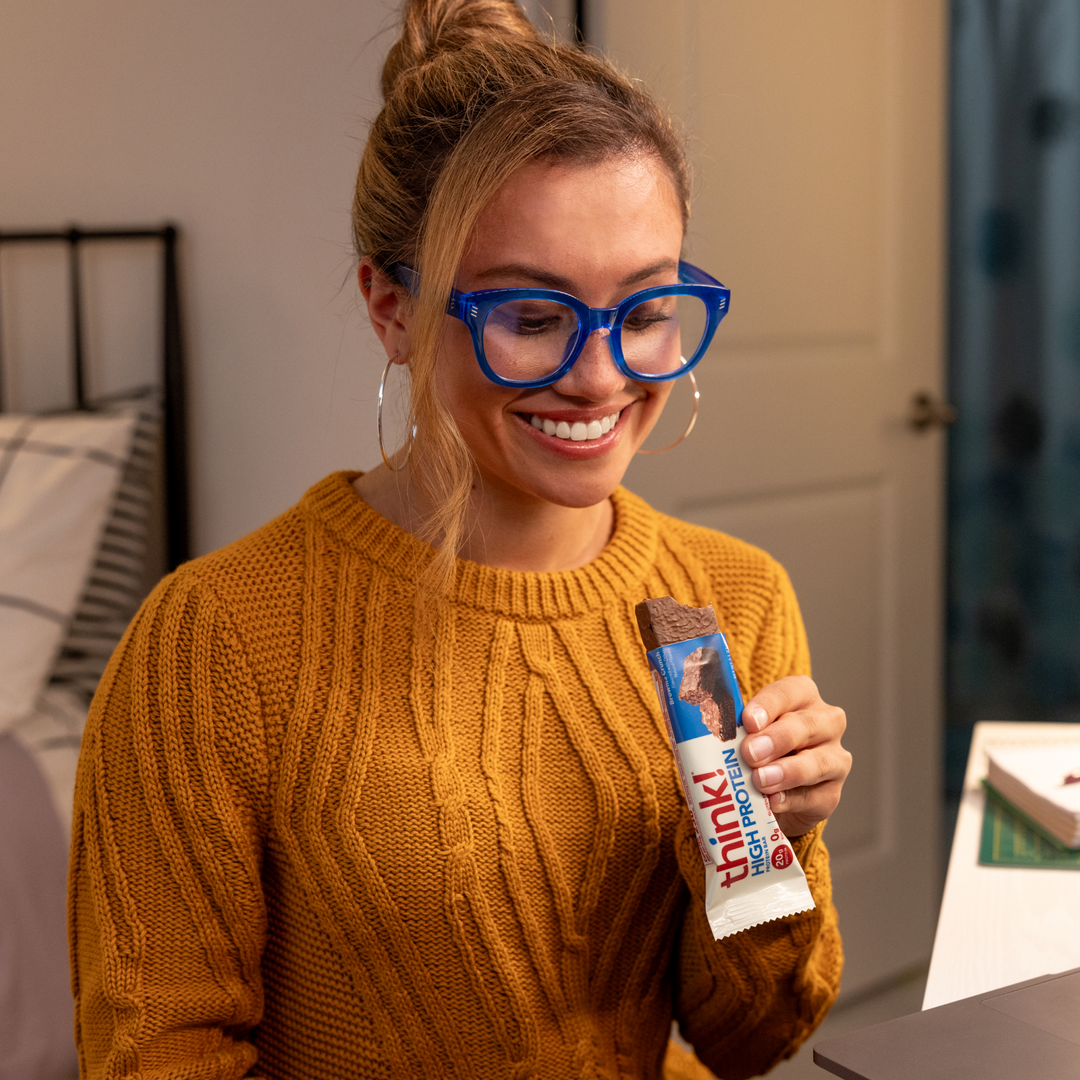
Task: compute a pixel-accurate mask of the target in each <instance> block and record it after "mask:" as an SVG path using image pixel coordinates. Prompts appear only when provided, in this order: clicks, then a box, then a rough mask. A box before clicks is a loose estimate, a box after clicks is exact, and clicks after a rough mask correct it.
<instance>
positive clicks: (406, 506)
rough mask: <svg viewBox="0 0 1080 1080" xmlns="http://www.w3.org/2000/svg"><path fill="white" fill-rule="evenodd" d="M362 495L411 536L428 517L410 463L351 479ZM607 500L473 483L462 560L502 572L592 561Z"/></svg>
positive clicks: (603, 533)
mask: <svg viewBox="0 0 1080 1080" xmlns="http://www.w3.org/2000/svg"><path fill="white" fill-rule="evenodd" d="M353 487H354V488H355V489H356V491H357V493H358V494H359V495H360V497H361V498H362V499H363V500H364V501H365V502H366V503H367V504H368V505H369V506H370V507H371V508H372V509H373V510H376V511H377V512H378V513H380V514H382V516H383V517H385V518H388V519H389V520H390V521H392V522H393V523H394V524H395V525H397V526H398V527H399V528H401V529H404V530H405V531H406V532H410V533H412V534H413V535H418V534H420V533H421V531H422V529H423V525H424V521H425V520H426V517H427V514H426V512H425V501H424V499H423V496H422V495H421V493H420V491H419V490H418V488H417V486H416V483H415V481H414V480H413V479H412V476H411V475H410V472H409V469H408V467H406V468H404V469H402V470H400V471H399V472H391V471H390V470H389V469H387V468H386V467H385V466H384V465H380V466H379V467H378V468H376V469H373V470H372V471H371V472H369V473H365V474H364V475H363V476H361V477H358V478H357V479H356V480H354V481H353ZM613 525H614V511H613V508H612V505H611V501H610V500H609V499H605V500H604V501H603V502H600V503H597V504H596V505H595V506H586V507H571V506H558V505H556V504H554V503H549V502H546V501H544V500H543V499H537V498H533V497H530V496H529V495H527V494H525V493H523V492H518V491H506V490H503V489H501V486H500V485H499V484H498V483H497V482H495V483H484V482H482V481H481V480H479V479H477V480H475V481H474V483H473V489H472V494H471V498H470V503H469V510H468V518H467V520H466V523H465V542H464V544H463V545H462V549H461V551H460V553H459V554H460V555H461V557H462V558H463V559H470V560H472V561H473V562H478V563H483V564H485V565H486V566H494V567H497V568H499V569H501V570H518V571H535V572H557V571H561V570H574V569H577V568H578V567H579V566H584V565H585V564H586V563H589V562H592V560H593V559H595V558H596V557H597V556H598V555H599V554H600V553H601V551H603V550H604V547H605V546H606V545H607V542H608V540H609V539H610V537H611V531H612V528H613Z"/></svg>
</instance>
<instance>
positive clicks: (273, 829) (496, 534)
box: [71, 0, 849, 1078]
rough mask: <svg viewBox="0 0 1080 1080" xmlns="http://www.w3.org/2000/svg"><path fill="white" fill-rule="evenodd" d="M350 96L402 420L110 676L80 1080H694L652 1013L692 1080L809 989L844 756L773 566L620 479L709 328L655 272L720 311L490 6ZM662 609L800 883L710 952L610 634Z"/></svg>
mask: <svg viewBox="0 0 1080 1080" xmlns="http://www.w3.org/2000/svg"><path fill="white" fill-rule="evenodd" d="M383 88H384V96H385V98H386V103H385V106H384V108H383V110H382V112H381V113H380V114H379V117H378V118H377V119H376V121H375V123H374V125H373V127H372V131H371V134H370V137H369V140H368V144H367V147H366V149H365V151H364V156H363V161H362V163H361V167H360V173H359V178H358V182H357V195H356V205H355V214H354V220H355V227H356V239H357V247H358V251H359V255H360V262H359V279H360V287H361V290H362V293H363V295H364V298H365V300H366V302H367V305H368V311H369V313H370V316H371V320H372V323H373V325H374V327H375V330H376V332H377V333H378V335H379V337H380V339H381V340H382V342H383V344H384V346H385V348H386V352H387V356H388V365H387V366H388V369H391V368H393V367H394V365H397V366H398V369H399V370H400V369H403V368H406V367H407V368H408V372H409V376H410V384H411V410H412V424H411V425H410V427H411V437H410V439H409V442H408V445H407V446H406V447H405V448H403V449H402V450H401V451H399V452H398V453H397V454H394V455H386V456H387V461H386V464H385V465H383V466H380V467H379V468H377V469H374V470H372V471H371V472H369V473H366V474H364V475H360V476H358V475H356V474H336V475H334V476H331V477H328V478H327V479H326V480H324V481H322V482H321V483H319V484H317V485H316V486H315V487H314V488H312V489H311V490H310V491H309V492H308V493H307V494H306V495H305V496H304V498H303V500H302V501H301V502H300V504H299V505H298V506H297V507H295V508H294V509H293V510H291V511H289V512H288V513H286V514H284V515H283V516H282V517H280V518H278V519H277V520H276V521H274V522H271V523H270V524H269V525H267V526H265V527H264V528H262V529H260V530H258V531H257V532H255V533H253V534H252V535H250V536H248V537H246V538H245V539H243V540H241V541H239V542H237V543H236V544H233V545H231V546H230V547H228V548H225V549H224V550H222V551H219V552H217V553H215V554H213V555H210V556H207V557H206V558H204V559H200V560H196V561H195V562H194V563H190V564H188V565H187V566H185V567H183V568H182V569H181V570H180V571H178V572H177V573H176V574H175V575H173V576H172V577H170V578H168V579H166V580H165V581H164V582H163V583H162V584H161V585H160V586H159V588H158V589H157V590H156V592H155V593H154V595H153V596H152V597H151V598H150V599H149V600H148V601H147V603H146V604H145V605H144V608H143V610H142V612H141V613H140V616H139V618H138V619H137V620H136V622H135V624H134V625H133V627H132V629H131V630H130V631H129V633H128V635H127V637H126V638H125V641H124V643H123V644H122V646H121V648H120V650H119V651H118V653H117V656H116V657H115V658H114V661H113V664H112V666H111V667H110V670H109V672H108V674H107V676H106V679H105V680H104V683H103V685H102V688H101V690H100V692H99V695H98V698H97V699H96V702H95V706H94V710H93V714H92V718H91V721H90V723H89V725H88V730H87V735H86V738H85V742H84V750H83V759H82V763H81V771H80V780H79V789H78V794H77V811H76V826H75V829H76V833H75V839H74V845H73V864H72V902H71V910H72V955H73V962H74V980H75V988H76V994H77V1010H78V1017H79V1021H78V1025H79V1042H80V1052H81V1054H82V1059H83V1070H84V1075H85V1076H88V1077H96V1076H102V1075H106V1074H108V1075H110V1076H123V1075H127V1074H129V1073H135V1072H140V1073H141V1072H147V1073H149V1072H151V1071H155V1070H156V1071H155V1072H154V1075H156V1076H161V1077H168V1076H180V1075H181V1074H183V1075H185V1076H186V1075H199V1076H205V1077H214V1078H219V1077H220V1078H224V1077H238V1076H243V1075H259V1076H269V1077H279V1076H280V1077H290V1078H295V1077H301V1076H310V1077H320V1078H322V1077H327V1078H329V1077H338V1076H361V1077H395V1078H396V1077H406V1076H415V1077H436V1076H438V1077H441V1076H447V1077H458V1076H461V1077H466V1076H468V1077H482V1078H486V1077H518V1078H525V1077H560V1078H561V1077H594V1076H595V1077H611V1078H614V1077H635V1078H637V1077H641V1078H645V1077H649V1078H654V1077H658V1076H660V1075H661V1073H662V1070H663V1069H665V1068H666V1069H667V1074H668V1075H675V1074H676V1071H677V1070H678V1069H680V1068H681V1069H684V1070H689V1069H691V1068H693V1067H695V1064H694V1063H690V1062H687V1061H684V1062H682V1063H681V1064H680V1063H679V1062H678V1061H677V1060H676V1058H675V1056H674V1053H675V1052H674V1051H672V1052H671V1053H670V1054H669V1057H668V1062H667V1065H666V1066H665V1065H664V1058H665V1053H666V1052H667V1044H668V1030H669V1027H670V1022H671V1019H672V1017H673V1016H674V1017H676V1018H677V1019H678V1020H679V1023H680V1025H681V1028H682V1031H683V1033H684V1034H685V1035H686V1037H687V1038H688V1039H689V1040H690V1041H691V1042H692V1043H693V1044H694V1046H695V1048H696V1050H697V1053H698V1056H699V1057H700V1058H701V1060H702V1061H704V1062H705V1063H706V1064H707V1065H709V1067H710V1068H712V1069H714V1070H715V1071H717V1072H718V1073H719V1074H720V1075H722V1076H724V1077H738V1076H749V1075H752V1074H754V1073H757V1072H760V1071H763V1070H766V1069H768V1068H769V1067H771V1065H772V1064H774V1063H775V1062H776V1061H777V1060H779V1059H780V1058H782V1057H784V1056H786V1055H788V1054H790V1053H791V1052H793V1050H794V1048H795V1047H796V1046H798V1045H799V1043H800V1042H801V1041H802V1040H803V1039H805V1038H806V1036H807V1035H808V1034H809V1032H810V1031H811V1030H812V1029H813V1027H814V1026H815V1025H816V1023H817V1022H818V1021H819V1020H820V1018H821V1016H822V1015H823V1014H824V1012H825V1011H826V1010H827V1008H828V1006H829V1004H830V1003H831V1001H832V999H833V997H834V996H835V993H836V990H837V985H838V980H839V972H840V963H841V959H840V946H839V938H838V936H837V931H836V917H835V912H834V911H833V909H832V905H831V902H830V898H829V877H828V861H827V855H826V852H825V848H824V846H823V844H822V842H821V840H820V834H821V826H822V823H823V821H824V820H825V818H827V817H828V815H829V814H830V813H831V812H832V810H833V809H834V807H835V806H836V803H837V800H838V798H839V791H840V787H841V784H842V783H843V780H844V777H845V776H846V774H847V771H848V768H849V758H848V755H847V753H846V751H844V750H843V749H842V747H841V746H840V736H841V734H842V731H843V726H844V719H843V713H842V712H841V711H840V710H838V709H835V708H832V707H831V706H828V705H825V704H824V703H823V702H822V701H821V699H820V697H819V695H818V693H817V690H816V688H815V686H814V684H813V683H812V682H811V681H810V680H809V678H807V677H806V673H807V671H808V666H809V659H808V655H807V650H806V644H805V636H804V634H803V631H802V625H801V622H800V619H799V614H798V608H797V606H796V603H795V599H794V596H793V594H792V592H791V587H790V585H789V583H788V581H787V578H786V576H785V575H784V573H783V571H782V570H781V569H780V568H779V567H778V566H777V565H776V564H775V563H774V562H773V561H772V560H771V559H769V557H768V556H766V555H765V554H763V553H762V552H760V551H757V550H756V549H753V548H750V547H749V546H747V545H745V544H742V543H740V542H738V541H735V540H732V539H731V538H729V537H725V536H722V535H720V534H717V533H712V532H709V531H707V530H704V529H699V528H696V527H693V526H689V525H685V524H683V523H680V522H677V521H674V520H672V519H668V518H664V517H662V516H661V515H658V514H656V513H655V512H653V511H652V510H650V509H649V508H648V507H647V506H646V505H645V504H644V503H642V502H641V501H640V500H639V499H637V498H635V497H634V496H633V495H631V494H629V493H628V492H626V491H624V490H623V489H621V488H620V487H619V486H618V485H619V482H620V480H621V478H622V475H623V472H624V471H625V469H626V467H627V464H628V463H629V461H630V459H631V457H632V455H633V454H634V453H635V452H636V451H637V450H638V449H639V448H640V447H641V444H642V443H643V442H644V440H645V438H646V436H647V435H648V433H649V431H650V430H651V428H652V427H653V425H654V424H655V422H656V420H657V417H658V416H659V414H660V411H661V410H662V408H663V407H664V403H665V401H666V399H667V396H668V394H669V393H670V390H671V386H672V385H673V382H672V379H671V377H672V376H675V375H677V374H680V373H682V372H683V371H684V370H686V369H688V367H689V366H690V364H692V363H693V362H694V361H695V360H696V359H697V352H698V347H699V345H700V344H701V341H700V338H701V334H700V333H698V334H696V335H691V334H690V332H689V331H688V330H687V329H686V324H685V322H684V323H679V322H678V321H677V320H676V319H675V317H674V311H675V307H676V306H677V304H678V303H681V302H683V301H680V300H674V299H672V296H673V295H674V294H671V293H669V292H668V290H670V289H672V288H673V287H675V286H677V285H678V283H679V282H680V280H683V281H686V280H690V281H692V282H696V283H697V284H696V285H695V286H694V288H689V289H688V292H689V294H690V300H691V301H700V302H701V303H702V305H712V308H711V310H712V318H713V322H712V325H713V326H715V318H717V317H718V315H719V306H718V305H719V300H718V298H719V296H720V293H721V292H722V290H720V288H719V286H717V285H716V284H715V283H714V284H712V285H709V284H708V282H709V281H710V280H711V279H709V278H708V277H707V275H703V274H701V273H700V272H697V271H694V270H693V269H692V268H688V267H686V266H682V267H680V249H681V245H682V239H683V232H684V227H685V223H686V219H687V215H688V182H687V173H686V165H685V161H684V159H683V156H682V152H681V148H680V145H679V142H678V140H677V138H676V137H675V135H674V133H673V130H672V128H671V125H670V123H669V122H668V121H667V120H666V118H664V116H663V115H662V114H661V113H660V112H659V110H658V109H657V108H656V106H655V105H654V104H653V103H652V102H651V101H650V100H649V99H648V98H647V97H646V96H645V95H644V94H643V93H642V92H641V91H640V90H639V89H638V88H636V87H634V86H633V85H632V84H630V83H629V82H628V81H626V80H625V79H623V78H622V77H621V76H619V75H618V74H617V73H615V72H614V71H612V70H611V69H610V68H608V67H607V66H606V65H605V64H603V63H602V62H601V61H599V60H597V59H595V58H593V57H590V56H588V55H585V54H583V53H581V52H578V51H577V50H573V49H564V48H558V47H554V46H552V45H550V44H545V43H543V42H542V41H541V40H540V39H539V38H538V36H537V35H536V33H535V31H533V29H532V28H531V26H530V25H529V24H528V23H527V21H526V20H525V19H524V17H523V16H522V15H521V14H520V12H519V11H518V9H517V8H516V7H514V6H513V5H512V4H511V3H509V2H503V0H413V2H412V3H410V4H408V5H407V7H406V11H405V23H404V29H403V33H402V37H401V40H400V41H399V42H398V43H397V45H396V46H395V47H394V49H393V50H392V51H391V54H390V56H389V58H388V60H387V63H386V68H385V71H384V78H383ZM493 289H514V290H520V291H519V292H517V293H514V294H512V295H508V294H505V293H500V294H491V293H490V292H487V290H493ZM543 290H555V291H557V292H558V293H560V294H562V295H561V296H553V295H552V294H551V293H550V292H544V291H543ZM646 290H652V291H646ZM643 291H645V292H644V295H643V296H637V295H635V294H639V293H642V292H643ZM478 292H479V293H483V295H480V296H477V295H476V294H477V293H478ZM462 294H467V295H462ZM566 294H569V295H570V297H572V298H574V299H567V297H566ZM631 296H634V299H633V300H632V301H630V302H629V303H624V301H627V298H628V297H631ZM448 301H449V302H450V303H451V304H452V307H453V314H448V313H447V304H448ZM508 305H509V306H508ZM620 305H622V306H621V307H620ZM617 307H618V308H619V312H618V317H617V318H616V319H615V320H614V321H612V319H611V315H610V312H605V311H601V312H600V314H599V315H596V314H595V313H594V314H593V315H592V316H590V314H589V311H588V309H589V308H594V309H611V308H617ZM474 308H475V310H474ZM630 308H632V309H633V310H628V309H630ZM622 316H625V318H623V317H622ZM590 318H592V319H593V320H594V321H596V322H598V323H599V324H600V325H599V327H598V328H596V329H593V330H592V332H589V330H590V327H592V325H593V324H592V323H590V321H589V320H590ZM620 319H621V321H620ZM579 324H580V325H579ZM691 337H692V338H693V340H690V339H691ZM552 342H555V345H554V346H553V345H552ZM688 353H689V355H687V354H688ZM683 357H685V360H686V363H685V364H684V363H683V362H682V361H683ZM384 377H385V375H384ZM666 593H670V594H671V595H673V596H675V598H676V599H678V600H680V601H681V602H685V603H694V604H705V603H712V604H714V606H715V607H716V611H717V615H718V618H719V621H720V626H721V629H723V630H724V631H725V632H726V633H727V634H728V636H729V640H730V641H731V646H732V653H733V656H734V661H735V665H736V670H737V672H738V674H739V677H740V680H741V681H742V683H743V687H744V690H746V691H747V692H748V693H752V694H753V695H754V696H753V698H752V700H751V701H750V702H748V706H747V710H746V712H745V714H744V715H745V716H746V718H747V719H746V724H747V728H748V730H751V731H754V732H756V733H757V735H756V738H752V739H748V740H747V742H746V744H745V746H746V747H747V748H750V749H748V751H747V752H748V753H750V754H751V755H752V756H753V760H752V761H751V762H749V764H751V765H752V766H753V767H754V773H753V775H754V779H755V782H756V783H757V784H758V786H759V787H760V788H761V789H762V790H763V791H765V792H766V793H768V794H770V796H771V799H772V802H773V806H774V807H775V808H776V810H777V811H778V818H779V820H780V822H781V824H782V825H783V827H784V829H785V831H786V832H787V833H788V835H789V836H790V837H791V838H792V839H793V846H794V849H795V852H796V855H797V857H798V858H799V859H800V861H801V863H802V865H803V867H804V868H805V870H806V873H807V877H808V880H809V882H810V885H811V888H812V890H813V892H814V895H815V898H816V901H817V907H816V908H815V910H813V911H811V912H807V913H804V914H801V915H798V916H792V917H789V918H787V919H784V920H779V921H776V922H772V923H767V924H765V925H763V926H758V927H755V928H753V929H752V930H749V931H746V932H743V933H741V934H737V935H735V936H733V937H731V938H727V939H725V940H723V941H721V942H719V943H717V942H714V941H713V939H712V935H711V933H710V932H709V929H708V924H707V922H706V920H705V916H704V908H703V899H702V897H703V873H702V865H701V860H700V856H699V855H698V853H697V850H696V845H695V841H694V836H693V830H692V826H691V824H690V821H689V817H688V815H687V813H686V810H685V807H684V805H683V802H682V796H681V794H680V792H679V789H678V783H677V780H676V777H675V771H674V767H673V762H672V756H671V752H670V749H669V748H668V746H667V744H666V737H665V735H664V732H663V730H662V726H661V721H660V717H659V713H658V708H657V705H656V701H655V695H654V693H653V690H652V687H651V684H650V682H649V679H648V675H647V672H646V668H645V664H644V657H643V652H642V648H641V644H640V641H639V639H638V637H637V634H636V631H635V628H634V623H633V605H634V604H635V603H636V602H637V601H638V600H640V599H642V598H643V597H645V596H650V595H651V596H656V595H663V594H666ZM684 1074H685V1073H684Z"/></svg>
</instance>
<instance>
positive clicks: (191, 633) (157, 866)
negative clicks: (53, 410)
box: [69, 571, 268, 1080]
mask: <svg viewBox="0 0 1080 1080" xmlns="http://www.w3.org/2000/svg"><path fill="white" fill-rule="evenodd" d="M193 577H194V575H193V574H190V573H188V574H185V573H184V571H181V572H180V574H179V575H176V576H173V577H172V578H167V579H166V580H165V581H164V582H162V584H161V585H159V586H158V588H157V589H156V590H155V592H154V593H153V594H152V595H151V597H150V598H149V599H148V600H147V601H146V603H145V604H144V605H143V608H142V609H141V611H140V613H139V615H138V616H137V618H136V620H135V622H134V623H133V624H132V626H131V627H130V628H129V630H128V632H127V634H126V636H125V638H124V640H123V641H122V642H121V645H120V647H119V649H118V650H117V653H116V654H115V655H114V657H113V659H112V661H111V663H110V666H109V669H108V671H107V672H106V675H105V678H104V679H103V681H102V684H101V687H100V689H99V691H98V694H97V696H96V698H95V700H94V703H93V706H92V708H91V712H90V718H89V720H88V723H87V729H86V734H85V736H84V739H83V747H82V754H81V757H80V762H79V776H78V781H77V786H76V796H75V819H74V828H73V837H72V855H71V870H70V875H69V923H70V948H71V962H72V985H73V989H74V992H75V1005H76V1040H77V1042H78V1046H79V1056H80V1075H81V1076H82V1077H83V1078H84V1080H96V1078H99V1077H109V1078H118V1077H124V1076H131V1075H135V1074H139V1075H150V1074H153V1075H154V1076H155V1077H158V1078H160V1080H167V1078H170V1077H180V1076H184V1077H199V1078H200V1080H226V1078H228V1080H232V1078H235V1077H241V1076H245V1075H249V1074H250V1073H251V1070H252V1068H253V1066H254V1064H255V1059H256V1052H255V1049H254V1047H253V1046H252V1044H251V1043H250V1042H249V1041H248V1036H249V1033H250V1032H251V1030H252V1029H253V1028H254V1027H255V1025H256V1024H258V1022H259V1020H260V1017H261V1014H262V988H261V984H260V976H259V964H260V957H261V953H262V949H263V943H264V940H265V934H266V913H265V908H264V903H263V896H262V890H261V886H260V869H261V850H262V837H263V836H264V834H265V817H266V798H267V790H268V765H267V753H266V743H265V738H264V732H263V718H262V710H261V707H260V700H259V695H258V693H257V691H256V687H255V683H254V680H253V678H252V675H251V673H250V671H249V669H248V666H247V664H246V661H245V656H244V652H243V649H242V648H241V646H240V643H239V641H238V639H237V637H236V634H235V633H234V632H233V630H232V628H231V626H230V623H229V620H228V619H227V617H226V615H225V613H224V612H223V610H222V608H221V605H220V604H219V603H218V601H217V599H216V598H215V596H214V595H213V593H211V592H210V591H209V590H207V589H206V588H204V587H202V586H200V585H199V584H198V582H197V580H196V581H193V580H192V578H193Z"/></svg>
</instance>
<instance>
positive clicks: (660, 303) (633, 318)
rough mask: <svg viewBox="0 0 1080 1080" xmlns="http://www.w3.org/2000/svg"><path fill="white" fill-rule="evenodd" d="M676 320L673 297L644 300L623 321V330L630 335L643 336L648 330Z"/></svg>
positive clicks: (676, 313) (676, 314)
mask: <svg viewBox="0 0 1080 1080" xmlns="http://www.w3.org/2000/svg"><path fill="white" fill-rule="evenodd" d="M677 318H678V312H677V310H676V308H675V303H674V297H668V296H663V297H658V298H656V299H654V300H646V301H645V302H644V303H642V304H638V305H637V307H635V308H634V309H633V311H631V312H630V314H629V315H627V316H626V318H625V319H624V320H623V324H622V325H623V330H624V331H629V332H630V333H632V334H643V333H646V332H647V331H649V330H652V329H655V328H656V327H657V326H662V325H663V324H664V323H668V322H672V321H673V320H675V319H677Z"/></svg>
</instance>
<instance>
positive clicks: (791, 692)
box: [743, 675, 821, 733]
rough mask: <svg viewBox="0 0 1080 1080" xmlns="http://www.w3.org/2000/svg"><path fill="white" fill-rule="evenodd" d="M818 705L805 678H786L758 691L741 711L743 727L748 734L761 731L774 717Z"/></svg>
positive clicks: (814, 690) (813, 686)
mask: <svg viewBox="0 0 1080 1080" xmlns="http://www.w3.org/2000/svg"><path fill="white" fill-rule="evenodd" d="M820 701H821V694H819V693H818V688H817V684H816V683H815V682H814V680H813V679H811V678H809V677H807V676H806V675H789V676H788V677H787V678H786V679H779V680H777V681H776V682H774V683H770V684H769V685H768V686H766V687H765V689H764V690H759V691H758V692H757V693H756V694H755V695H754V696H753V697H752V698H751V699H750V700H749V701H748V702H747V703H746V708H745V709H743V726H744V727H745V728H746V730H747V731H748V732H751V733H754V732H758V731H761V730H763V729H764V728H765V727H767V726H768V725H769V724H771V723H772V722H773V721H774V720H775V719H776V718H777V717H778V716H783V715H784V714H785V713H789V712H795V711H797V710H799V709H802V708H806V707H808V706H811V705H814V704H815V703H817V702H820Z"/></svg>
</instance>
